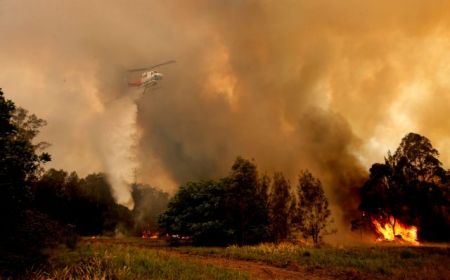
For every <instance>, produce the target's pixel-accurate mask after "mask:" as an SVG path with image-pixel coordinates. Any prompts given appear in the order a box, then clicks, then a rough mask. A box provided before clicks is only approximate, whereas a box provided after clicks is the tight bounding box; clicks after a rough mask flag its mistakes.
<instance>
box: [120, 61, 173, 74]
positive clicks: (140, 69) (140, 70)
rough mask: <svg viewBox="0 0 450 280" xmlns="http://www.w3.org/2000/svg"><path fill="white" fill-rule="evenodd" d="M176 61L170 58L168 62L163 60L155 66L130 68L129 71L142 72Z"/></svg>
mask: <svg viewBox="0 0 450 280" xmlns="http://www.w3.org/2000/svg"><path fill="white" fill-rule="evenodd" d="M175 62H176V61H175V60H169V61H166V62H163V63H160V64H156V65H153V66H149V67H144V68H136V69H130V70H128V72H130V73H131V72H142V71H146V70H150V69H153V68H156V67H159V66H163V65H167V64H172V63H175Z"/></svg>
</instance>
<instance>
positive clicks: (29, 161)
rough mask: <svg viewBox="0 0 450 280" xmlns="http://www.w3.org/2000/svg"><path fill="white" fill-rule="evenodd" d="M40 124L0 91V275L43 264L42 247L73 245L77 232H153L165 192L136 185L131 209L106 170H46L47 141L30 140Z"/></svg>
mask: <svg viewBox="0 0 450 280" xmlns="http://www.w3.org/2000/svg"><path fill="white" fill-rule="evenodd" d="M43 125H45V122H44V121H43V120H41V119H39V118H37V117H36V116H35V115H30V114H28V112H27V111H26V110H24V109H21V108H17V107H16V106H15V104H14V103H13V102H12V101H10V100H7V99H5V97H4V95H3V92H2V91H1V90H0V223H1V226H0V278H1V277H2V276H11V275H14V274H17V273H19V272H21V271H23V270H24V269H25V268H27V267H29V266H30V265H34V266H36V265H39V264H40V263H42V262H44V261H45V260H46V256H45V253H44V252H45V250H44V249H46V248H49V247H52V246H55V245H57V244H61V243H65V244H66V245H68V246H75V243H76V239H77V236H79V235H82V236H83V235H84V236H86V235H100V234H101V235H116V234H130V235H140V234H141V231H142V230H144V229H145V230H156V229H157V216H158V215H159V214H160V213H162V212H163V211H164V209H165V207H166V205H167V203H168V200H169V198H168V194H167V193H163V192H161V191H159V190H157V189H155V188H152V187H150V186H147V185H141V184H134V185H133V186H131V188H132V197H133V200H134V208H133V210H129V209H128V208H126V207H124V206H122V205H118V204H117V203H116V202H115V199H114V195H113V193H112V191H111V187H110V185H109V184H108V182H107V180H106V177H105V175H104V174H101V173H99V174H91V175H88V176H86V177H85V178H79V177H78V176H77V174H76V173H74V172H72V173H68V172H66V171H63V170H55V169H50V170H48V171H47V172H44V168H43V166H44V164H45V163H46V162H48V161H50V160H51V156H50V155H49V154H48V153H46V152H43V150H44V149H45V148H46V147H47V146H48V144H47V143H44V142H41V143H37V144H35V143H34V141H35V138H36V136H37V135H38V133H39V129H40V128H41V127H42V126H43ZM148 205H152V206H151V207H150V206H148ZM146 211H152V213H146Z"/></svg>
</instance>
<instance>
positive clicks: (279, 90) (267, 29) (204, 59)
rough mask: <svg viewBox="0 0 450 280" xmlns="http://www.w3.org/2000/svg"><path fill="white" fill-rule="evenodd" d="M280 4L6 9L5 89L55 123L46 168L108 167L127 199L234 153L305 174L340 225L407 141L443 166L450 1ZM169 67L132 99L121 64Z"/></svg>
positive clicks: (117, 191) (209, 168)
mask: <svg viewBox="0 0 450 280" xmlns="http://www.w3.org/2000/svg"><path fill="white" fill-rule="evenodd" d="M282 2H283V3H282V4H280V3H278V1H277V2H275V1H268V0H261V1H254V0H250V1H231V3H230V2H229V1H207V0H200V1H156V0H154V1H148V0H145V1H144V0H137V2H135V4H134V5H129V3H128V2H127V1H123V0H119V1H114V2H111V1H106V0H100V1H96V3H95V4H93V3H92V1H87V0H80V1H76V2H62V1H57V0H49V1H45V2H43V1H32V2H27V3H24V2H22V1H14V0H4V1H1V3H0V9H1V10H2V11H4V12H3V13H1V14H2V17H1V18H0V30H1V34H2V44H1V50H2V51H1V52H0V64H1V65H2V66H3V67H2V69H1V70H0V71H1V72H0V84H1V85H2V87H3V88H5V89H8V92H10V94H13V95H14V96H13V97H14V100H15V101H16V102H17V103H18V104H19V105H20V106H22V107H25V108H27V109H29V110H32V111H33V112H35V113H36V114H38V115H39V116H41V117H42V118H44V119H45V120H47V121H48V122H49V125H48V126H47V127H46V128H45V129H43V130H42V137H43V138H45V139H46V140H47V141H49V142H50V143H52V144H53V145H52V146H51V147H49V150H48V151H49V152H50V153H51V154H52V156H53V161H52V163H51V165H50V166H51V167H54V168H56V169H59V168H63V169H65V170H76V171H77V173H78V174H80V176H86V175H88V174H89V173H92V172H96V173H99V172H103V173H106V174H107V175H109V176H110V177H109V179H110V182H111V183H113V184H112V185H113V188H114V192H113V193H114V196H115V197H116V198H117V199H118V201H119V202H121V203H123V204H127V203H128V202H130V201H131V189H130V188H129V186H130V185H131V183H132V182H133V180H134V178H133V175H134V172H133V171H134V169H137V170H138V171H137V174H138V177H139V178H138V180H139V181H140V182H144V183H147V184H150V185H152V186H158V187H164V188H165V190H167V191H172V192H173V191H175V189H176V187H177V186H179V185H180V184H183V183H184V182H186V181H192V180H193V181H197V180H202V179H207V178H216V177H221V176H225V175H226V174H227V170H228V167H229V166H230V165H231V164H232V162H233V160H234V157H235V155H243V156H245V157H247V158H256V159H258V162H259V166H260V167H261V168H262V170H267V171H268V172H271V173H273V172H275V171H277V170H283V172H284V174H285V176H286V178H287V179H289V180H290V181H291V182H294V181H295V180H296V176H297V172H298V170H301V169H309V170H311V172H313V173H314V174H315V175H316V176H318V177H319V178H321V180H322V182H323V183H324V187H325V193H326V194H327V195H328V196H329V199H330V207H331V208H332V209H333V210H335V211H334V212H335V213H336V216H341V217H342V218H346V217H347V216H351V215H352V214H353V213H351V211H350V209H356V208H357V206H358V201H357V195H352V193H353V190H352V187H358V186H359V185H360V184H361V183H362V182H363V181H364V179H365V176H366V174H365V170H367V169H368V167H370V163H372V162H379V161H381V160H382V159H383V155H384V153H385V152H386V150H388V149H391V150H393V149H394V148H395V145H396V144H397V141H398V139H400V138H401V137H402V136H403V135H405V134H406V133H407V132H409V131H417V132H419V133H421V134H423V135H427V137H429V138H430V139H431V140H432V141H433V143H434V145H435V146H436V147H437V148H438V149H439V150H440V151H441V153H442V161H443V162H450V158H449V155H450V146H449V143H448V141H447V140H446V139H448V138H449V136H450V135H449V131H450V126H449V122H448V121H447V111H448V105H449V104H450V95H449V92H450V91H449V85H448V82H447V80H448V78H447V77H448V76H449V75H450V73H449V69H448V67H447V65H449V64H450V56H449V54H448V49H449V44H450V43H449V42H448V40H446V38H448V35H449V34H450V29H449V27H448V26H450V25H449V19H450V15H449V11H450V7H449V3H447V2H446V1H433V2H432V3H430V2H429V1H414V2H411V1H407V0H400V1H396V2H395V3H392V1H387V0H382V1H368V2H367V1H359V2H357V1H349V2H346V3H337V2H334V3H330V1H323V0H319V1H309V0H308V1H307V0H299V1H282ZM30 30H33V32H30ZM30 46H33V47H32V49H31V50H30ZM168 59H175V60H177V64H174V65H171V66H170V67H169V66H167V67H165V68H161V69H160V70H161V71H162V72H163V73H164V74H165V76H164V81H163V82H164V83H162V84H161V89H160V90H159V91H158V92H155V94H150V95H146V96H143V97H141V98H139V99H136V100H135V98H134V96H133V97H129V96H130V92H128V91H126V89H125V88H124V86H123V75H124V74H123V73H124V71H126V70H127V69H129V68H135V67H142V66H146V65H152V64H155V63H159V62H161V61H164V60H168ZM43 65H45V67H44V66H43ZM131 95H133V93H131ZM31 96H32V97H33V98H31ZM367 100H370V110H368V109H367V106H368V105H367ZM430 112H432V113H430ZM61 130H65V131H66V133H60V131H61ZM81 135H83V136H81ZM262 139H264V140H262ZM74 147H76V149H74ZM115 150H121V151H122V153H113V152H112V151H115ZM80 162H83V164H79V163H80ZM446 168H448V166H447V167H446ZM349 197H355V199H353V200H352V201H349ZM347 206H348V207H347ZM130 207H131V206H130ZM341 208H342V210H341ZM336 218H337V222H338V221H339V219H338V218H339V217H336ZM341 220H342V219H341ZM337 224H338V225H339V224H340V223H337ZM345 225H346V223H345ZM339 232H340V233H342V232H343V230H342V229H341V230H340V231H339Z"/></svg>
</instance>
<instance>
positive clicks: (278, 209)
mask: <svg viewBox="0 0 450 280" xmlns="http://www.w3.org/2000/svg"><path fill="white" fill-rule="evenodd" d="M290 190H291V185H290V183H289V181H288V180H286V178H285V177H284V175H283V174H282V173H275V174H274V175H273V183H272V188H271V190H270V196H269V233H270V237H271V239H272V240H273V241H274V242H277V243H278V242H280V241H281V240H284V239H286V238H287V237H288V235H289V229H290V216H291V215H290V213H291V212H290V210H291V201H292V199H291V195H290Z"/></svg>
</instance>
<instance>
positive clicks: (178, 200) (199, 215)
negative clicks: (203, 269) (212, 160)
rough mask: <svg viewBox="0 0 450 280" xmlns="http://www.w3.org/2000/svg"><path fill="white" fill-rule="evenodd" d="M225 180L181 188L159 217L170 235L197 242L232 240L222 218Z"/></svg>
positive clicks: (160, 222) (201, 182)
mask: <svg viewBox="0 0 450 280" xmlns="http://www.w3.org/2000/svg"><path fill="white" fill-rule="evenodd" d="M225 192H226V188H225V184H224V180H219V181H200V182H189V183H187V184H185V185H183V186H181V187H180V189H179V190H178V192H177V194H176V195H175V196H174V197H173V198H172V199H171V200H170V202H169V205H168V208H167V210H166V212H164V213H163V214H162V215H161V216H160V218H159V224H160V227H161V228H162V229H163V232H164V233H167V234H169V235H170V236H184V237H189V238H191V239H192V241H193V242H194V244H198V245H226V244H229V243H230V242H231V240H232V237H231V231H230V229H229V227H228V225H227V221H226V218H225Z"/></svg>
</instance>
